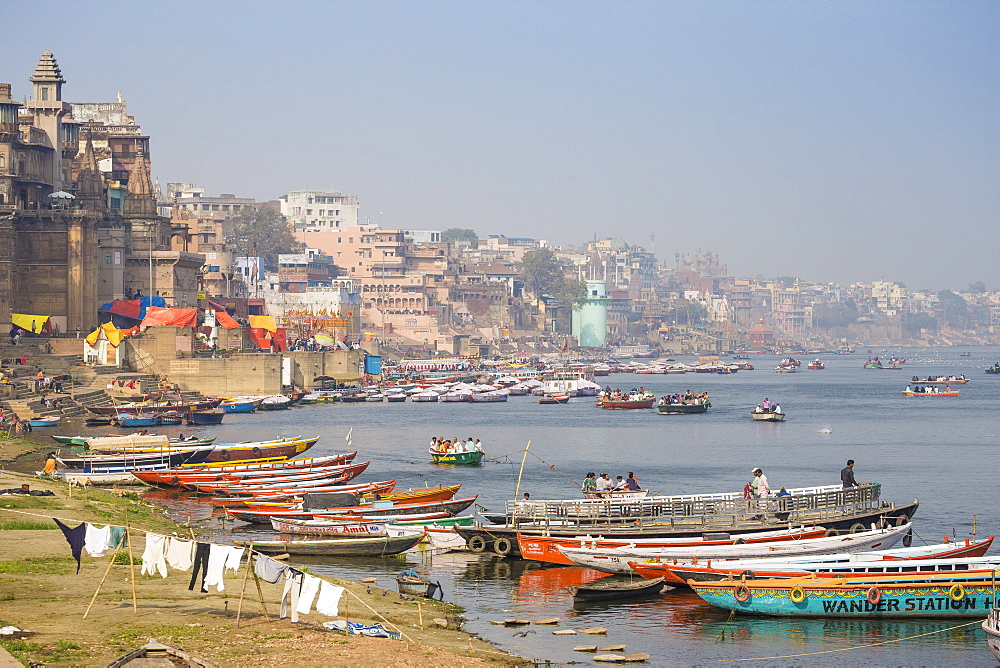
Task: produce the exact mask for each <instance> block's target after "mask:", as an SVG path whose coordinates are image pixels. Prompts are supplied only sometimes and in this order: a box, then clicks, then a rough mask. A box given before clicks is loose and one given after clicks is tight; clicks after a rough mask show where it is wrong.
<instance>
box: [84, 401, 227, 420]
mask: <svg viewBox="0 0 1000 668" xmlns="http://www.w3.org/2000/svg"><path fill="white" fill-rule="evenodd" d="M220 403H222V399H205V400H204V401H188V402H183V403H181V402H178V403H171V402H168V401H143V402H137V403H132V402H130V403H124V404H114V405H111V406H84V408H86V409H87V410H88V411H90V412H91V413H93V414H94V415H104V416H108V417H110V416H112V415H115V414H117V413H122V412H126V413H128V412H131V411H133V410H135V411H138V412H142V411H147V410H171V411H178V412H181V413H187V412H190V411H198V410H205V409H208V408H215V407H216V406H218V405H219V404H220Z"/></svg>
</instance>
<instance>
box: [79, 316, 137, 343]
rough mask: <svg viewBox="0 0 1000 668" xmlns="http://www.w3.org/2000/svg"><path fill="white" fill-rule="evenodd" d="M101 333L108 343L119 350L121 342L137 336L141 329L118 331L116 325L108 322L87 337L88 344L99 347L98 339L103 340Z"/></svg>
mask: <svg viewBox="0 0 1000 668" xmlns="http://www.w3.org/2000/svg"><path fill="white" fill-rule="evenodd" d="M101 332H103V333H104V338H106V339H107V340H108V343H110V344H111V345H112V346H113V347H115V348H117V347H118V346H119V345H121V342H122V340H123V339H124V338H125V337H127V336H131V335H132V334H137V333H138V332H139V328H138V327H131V328H129V329H118V328H117V327H115V326H114V324H112V323H110V322H106V323H104V324H103V325H101V326H100V327H98V328H97V329H95V330H94V331H92V332H91V333H90V334H88V335H87V343H89V344H90V345H91V346H95V345H97V341H98V339H100V338H101Z"/></svg>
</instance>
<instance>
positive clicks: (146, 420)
mask: <svg viewBox="0 0 1000 668" xmlns="http://www.w3.org/2000/svg"><path fill="white" fill-rule="evenodd" d="M159 423H160V420H159V417H158V416H157V415H156V413H138V414H133V413H118V414H117V415H113V416H112V417H111V424H112V425H116V426H119V427H133V428H134V427H155V426H156V425H158V424H159Z"/></svg>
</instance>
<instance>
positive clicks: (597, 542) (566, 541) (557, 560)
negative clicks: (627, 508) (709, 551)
mask: <svg viewBox="0 0 1000 668" xmlns="http://www.w3.org/2000/svg"><path fill="white" fill-rule="evenodd" d="M825 533H826V529H825V528H823V527H813V528H808V529H806V528H802V529H782V530H780V531H761V532H758V533H740V534H727V533H719V534H705V535H703V536H700V537H690V538H627V539H622V538H602V537H596V538H595V537H592V536H577V537H575V538H560V537H554V536H535V535H528V534H523V533H518V534H517V546H518V549H519V550H520V552H521V558H523V559H530V560H532V561H544V562H547V563H550V564H563V565H564V566H572V565H573V563H574V562H573V561H572V560H570V559H569V558H568V557H567V556H566V555H565V554H563V553H562V551H561V550H560V549H559V548H560V547H568V548H571V547H588V548H590V549H602V550H610V549H614V548H619V547H635V548H647V549H653V548H666V547H670V548H681V547H691V548H695V547H697V548H703V547H709V546H719V545H742V544H754V543H768V544H770V543H776V542H780V541H790V540H802V539H805V538H820V537H822V536H823V535H824V534H825Z"/></svg>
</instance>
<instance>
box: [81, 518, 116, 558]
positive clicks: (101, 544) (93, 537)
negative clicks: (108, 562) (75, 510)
mask: <svg viewBox="0 0 1000 668" xmlns="http://www.w3.org/2000/svg"><path fill="white" fill-rule="evenodd" d="M110 540H111V527H110V526H103V527H98V526H94V525H93V524H91V523H90V522H87V533H86V534H85V536H84V541H83V547H84V549H85V550H87V554H89V555H90V556H92V557H103V556H104V554H105V553H106V552H107V551H108V541H110Z"/></svg>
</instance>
